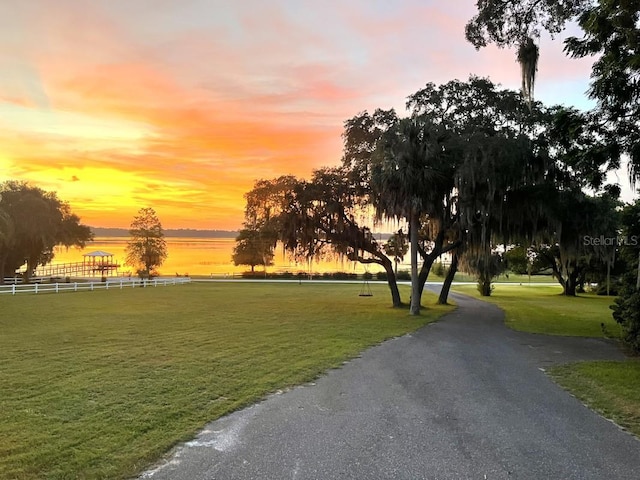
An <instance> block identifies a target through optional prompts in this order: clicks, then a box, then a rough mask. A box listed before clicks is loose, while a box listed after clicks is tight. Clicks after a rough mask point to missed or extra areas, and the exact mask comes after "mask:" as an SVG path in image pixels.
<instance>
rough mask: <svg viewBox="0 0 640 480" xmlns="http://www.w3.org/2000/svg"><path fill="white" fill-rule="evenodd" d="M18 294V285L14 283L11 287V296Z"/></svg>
mask: <svg viewBox="0 0 640 480" xmlns="http://www.w3.org/2000/svg"><path fill="white" fill-rule="evenodd" d="M15 294H16V284H15V283H14V284H13V285H11V295H15Z"/></svg>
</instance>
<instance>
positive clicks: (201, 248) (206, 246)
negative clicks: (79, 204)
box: [52, 237, 379, 276]
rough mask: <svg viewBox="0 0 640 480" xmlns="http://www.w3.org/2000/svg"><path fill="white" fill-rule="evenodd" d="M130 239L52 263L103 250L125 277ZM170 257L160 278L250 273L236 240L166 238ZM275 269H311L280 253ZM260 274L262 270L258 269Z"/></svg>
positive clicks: (333, 267)
mask: <svg viewBox="0 0 640 480" xmlns="http://www.w3.org/2000/svg"><path fill="white" fill-rule="evenodd" d="M128 240H129V238H128V237H96V239H95V240H94V241H93V242H89V243H88V244H87V246H86V248H84V249H82V250H78V249H75V248H71V249H69V250H66V249H64V248H57V249H56V256H55V258H54V260H53V262H52V263H67V262H81V261H82V255H83V254H87V253H90V252H93V251H96V250H103V251H105V252H109V253H111V254H113V259H114V261H116V262H117V263H118V264H120V265H121V268H120V269H119V272H120V273H126V272H128V271H130V270H131V268H130V267H128V266H126V265H124V262H125V253H124V250H125V247H126V245H127V241H128ZM165 240H166V242H167V252H168V257H167V260H166V261H165V263H164V264H163V265H162V266H161V267H160V268H159V271H160V274H161V275H176V274H180V275H184V274H185V273H188V274H190V275H217V276H218V275H234V274H235V275H237V274H240V273H242V272H244V271H247V270H249V267H247V266H244V265H240V266H237V267H236V266H235V265H233V262H232V261H231V255H232V254H233V247H234V246H235V239H234V238H182V237H166V238H165ZM274 263H275V265H274V266H272V267H267V271H268V272H285V271H288V272H293V273H297V272H299V271H302V272H309V266H308V265H306V264H305V263H296V262H295V261H293V260H291V259H289V258H288V256H287V255H286V254H283V253H282V252H281V251H278V252H277V253H276V256H275V258H274ZM376 267H377V265H374V266H370V267H369V271H371V272H377V271H379V268H376ZM256 270H259V271H261V270H262V267H256ZM311 271H312V272H314V273H315V272H318V273H323V272H336V271H341V272H349V273H364V272H365V268H364V266H362V265H360V264H359V263H355V262H349V261H346V260H345V261H340V260H330V261H322V262H314V263H313V264H312V266H311Z"/></svg>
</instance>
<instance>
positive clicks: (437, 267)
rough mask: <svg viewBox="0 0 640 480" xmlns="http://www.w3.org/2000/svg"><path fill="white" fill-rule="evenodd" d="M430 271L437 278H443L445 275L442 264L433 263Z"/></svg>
mask: <svg viewBox="0 0 640 480" xmlns="http://www.w3.org/2000/svg"><path fill="white" fill-rule="evenodd" d="M432 270H433V273H434V275H437V276H438V277H444V276H445V274H446V272H445V269H444V265H443V264H442V262H437V263H434V264H433V268H432Z"/></svg>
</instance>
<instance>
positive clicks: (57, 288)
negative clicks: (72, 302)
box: [56, 282, 58, 293]
mask: <svg viewBox="0 0 640 480" xmlns="http://www.w3.org/2000/svg"><path fill="white" fill-rule="evenodd" d="M56 293H58V282H56Z"/></svg>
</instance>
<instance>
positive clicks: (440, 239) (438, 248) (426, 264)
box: [418, 229, 444, 292]
mask: <svg viewBox="0 0 640 480" xmlns="http://www.w3.org/2000/svg"><path fill="white" fill-rule="evenodd" d="M443 243H444V230H442V229H440V231H439V232H438V235H437V236H436V240H435V241H434V242H433V250H431V252H429V254H427V255H425V256H424V257H423V262H422V267H421V268H420V274H419V276H418V278H419V279H420V291H421V292H422V291H423V290H424V285H425V283H427V278H428V277H429V272H431V267H432V266H433V262H435V261H436V258H438V257H439V256H440V255H442V244H443Z"/></svg>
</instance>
